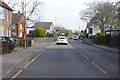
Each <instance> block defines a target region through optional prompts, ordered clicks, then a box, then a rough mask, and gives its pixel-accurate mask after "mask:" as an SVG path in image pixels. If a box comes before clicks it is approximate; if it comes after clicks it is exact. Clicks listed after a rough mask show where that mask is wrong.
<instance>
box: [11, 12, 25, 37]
mask: <svg viewBox="0 0 120 80" xmlns="http://www.w3.org/2000/svg"><path fill="white" fill-rule="evenodd" d="M24 30H25V16H24V14H23V13H20V11H18V13H13V14H12V36H17V37H23V36H24ZM26 30H27V29H26Z"/></svg>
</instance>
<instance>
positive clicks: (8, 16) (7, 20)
mask: <svg viewBox="0 0 120 80" xmlns="http://www.w3.org/2000/svg"><path fill="white" fill-rule="evenodd" d="M7 21H9V11H7Z"/></svg>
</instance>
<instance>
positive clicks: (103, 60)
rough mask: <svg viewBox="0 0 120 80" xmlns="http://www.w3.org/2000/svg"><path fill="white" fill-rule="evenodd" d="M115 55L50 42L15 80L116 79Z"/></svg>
mask: <svg viewBox="0 0 120 80" xmlns="http://www.w3.org/2000/svg"><path fill="white" fill-rule="evenodd" d="M117 73H118V56H117V54H116V53H112V52H109V51H105V50H102V49H99V48H95V47H92V46H90V45H87V44H83V43H82V42H80V41H69V45H55V42H53V43H52V44H51V45H49V47H48V48H47V49H46V51H44V52H43V53H42V54H41V55H40V56H39V57H38V58H37V59H36V60H35V61H34V62H33V63H31V64H30V65H29V66H28V67H27V68H26V69H24V70H23V72H21V73H20V74H19V75H18V76H17V78H116V77H117V75H118V74H117Z"/></svg>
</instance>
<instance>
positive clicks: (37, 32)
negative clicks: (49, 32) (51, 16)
mask: <svg viewBox="0 0 120 80" xmlns="http://www.w3.org/2000/svg"><path fill="white" fill-rule="evenodd" d="M33 34H34V35H35V36H36V37H46V30H45V29H44V28H40V27H38V28H36V29H35V30H34V32H33Z"/></svg>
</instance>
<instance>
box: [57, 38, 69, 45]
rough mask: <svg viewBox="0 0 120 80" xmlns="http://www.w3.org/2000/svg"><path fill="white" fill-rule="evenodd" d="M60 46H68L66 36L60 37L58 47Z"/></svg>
mask: <svg viewBox="0 0 120 80" xmlns="http://www.w3.org/2000/svg"><path fill="white" fill-rule="evenodd" d="M58 44H66V45H68V40H67V38H66V37H64V36H60V37H58V38H57V40H56V45H58Z"/></svg>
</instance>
